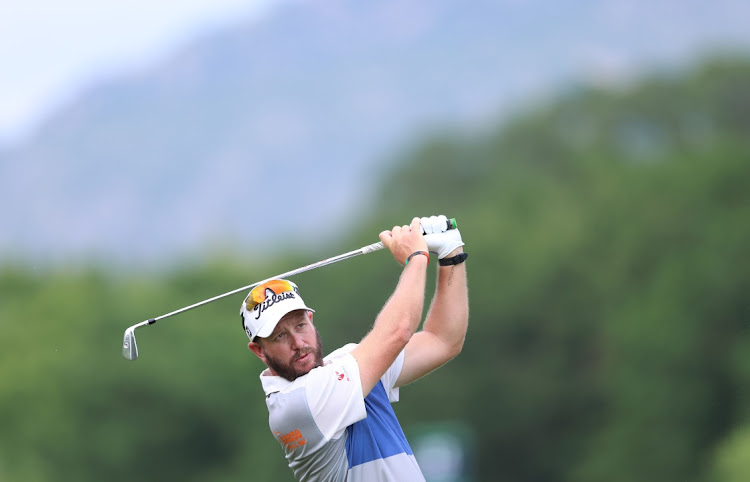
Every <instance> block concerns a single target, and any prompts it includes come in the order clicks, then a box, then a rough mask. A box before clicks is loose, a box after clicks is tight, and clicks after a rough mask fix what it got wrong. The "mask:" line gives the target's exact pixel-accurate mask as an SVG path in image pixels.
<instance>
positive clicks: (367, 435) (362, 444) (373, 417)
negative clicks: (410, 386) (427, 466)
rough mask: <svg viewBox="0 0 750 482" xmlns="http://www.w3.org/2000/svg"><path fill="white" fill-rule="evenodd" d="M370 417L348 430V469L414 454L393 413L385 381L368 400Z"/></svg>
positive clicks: (368, 415) (366, 398)
mask: <svg viewBox="0 0 750 482" xmlns="http://www.w3.org/2000/svg"><path fill="white" fill-rule="evenodd" d="M365 408H366V410H367V418H365V419H364V420H360V421H359V422H356V423H354V424H352V425H350V426H349V427H347V429H346V430H347V432H348V435H349V437H348V439H347V441H346V456H347V458H348V459H349V468H350V469H351V468H352V467H354V466H357V465H360V464H364V463H366V462H370V461H373V460H377V459H384V458H386V457H390V456H392V455H396V454H400V453H406V454H408V455H412V451H411V447H409V443H408V442H407V441H406V436H405V435H404V431H403V430H401V425H400V424H399V423H398V419H397V418H396V414H395V413H394V412H393V407H391V402H390V401H389V400H388V395H387V394H386V393H385V388H384V387H383V382H378V384H377V385H375V387H373V389H372V390H370V393H369V394H368V395H367V396H366V397H365Z"/></svg>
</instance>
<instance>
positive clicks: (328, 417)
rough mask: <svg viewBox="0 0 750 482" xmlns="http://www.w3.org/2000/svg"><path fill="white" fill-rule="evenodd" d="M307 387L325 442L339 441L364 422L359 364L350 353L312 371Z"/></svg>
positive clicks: (312, 413)
mask: <svg viewBox="0 0 750 482" xmlns="http://www.w3.org/2000/svg"><path fill="white" fill-rule="evenodd" d="M307 377H308V379H307V382H306V384H305V385H306V386H305V392H306V396H307V403H308V407H309V408H310V414H311V415H312V417H313V420H315V424H316V425H317V426H318V430H320V432H321V433H322V434H323V437H325V439H326V440H331V439H337V438H339V437H341V435H343V432H344V430H346V427H348V426H349V425H351V424H353V423H355V422H358V421H360V420H362V419H364V418H365V417H366V416H367V412H366V411H365V402H364V397H363V396H362V382H361V381H360V378H359V367H358V366H357V361H356V360H355V359H354V357H353V356H352V355H351V354H346V355H344V356H341V357H338V358H336V359H335V360H333V361H331V363H328V364H326V365H324V366H322V367H318V368H316V369H315V370H311V371H310V373H308V375H307Z"/></svg>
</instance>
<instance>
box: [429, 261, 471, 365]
mask: <svg viewBox="0 0 750 482" xmlns="http://www.w3.org/2000/svg"><path fill="white" fill-rule="evenodd" d="M462 251H463V250H462V249H460V248H459V249H457V250H456V251H455V252H453V253H451V256H453V255H455V254H458V253H461V252H462ZM468 322H469V293H468V287H467V281H466V263H461V264H457V265H453V266H440V267H439V268H438V276H437V288H436V290H435V296H434V297H433V299H432V303H431V304H430V311H429V313H428V315H427V318H426V319H425V322H424V327H423V330H424V331H429V332H431V333H433V334H434V335H435V336H437V337H438V338H439V339H440V340H441V341H442V342H443V343H444V344H445V345H446V346H448V347H450V349H451V351H453V352H454V353H453V355H454V356H455V355H457V354H458V353H459V352H460V351H461V347H462V346H463V343H464V339H465V338H466V329H467V327H468Z"/></svg>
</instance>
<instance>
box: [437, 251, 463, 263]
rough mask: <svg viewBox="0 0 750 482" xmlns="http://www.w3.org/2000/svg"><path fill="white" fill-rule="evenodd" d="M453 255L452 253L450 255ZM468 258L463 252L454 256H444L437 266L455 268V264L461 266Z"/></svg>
mask: <svg viewBox="0 0 750 482" xmlns="http://www.w3.org/2000/svg"><path fill="white" fill-rule="evenodd" d="M456 251H457V250H456ZM451 254H453V253H451ZM468 257H469V253H464V251H463V250H460V251H458V254H456V255H455V256H450V255H449V256H446V257H445V258H442V259H441V260H440V261H439V262H438V264H440V266H455V265H457V264H461V263H463V262H464V261H466V258H468Z"/></svg>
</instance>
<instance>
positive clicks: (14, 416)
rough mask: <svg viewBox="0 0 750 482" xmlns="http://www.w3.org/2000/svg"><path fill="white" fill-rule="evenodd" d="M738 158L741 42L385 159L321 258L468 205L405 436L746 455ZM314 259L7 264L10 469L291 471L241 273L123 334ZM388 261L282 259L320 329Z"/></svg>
mask: <svg viewBox="0 0 750 482" xmlns="http://www.w3.org/2000/svg"><path fill="white" fill-rule="evenodd" d="M749 160H750V62H748V61H746V59H742V58H739V59H737V58H735V59H727V58H717V59H714V60H711V61H707V62H705V63H703V64H701V65H700V66H698V67H696V68H695V69H694V70H692V71H688V72H672V73H668V74H654V75H653V76H652V77H649V78H647V79H643V80H641V81H639V82H638V83H636V84H635V85H632V86H630V87H629V88H621V89H611V90H601V89H592V88H585V87H579V88H575V89H571V90H570V91H569V92H567V93H566V94H565V95H562V96H561V97H560V98H559V99H557V100H555V101H554V102H551V103H549V104H546V105H543V106H539V107H535V108H529V109H528V110H526V111H524V112H520V113H518V115H517V116H515V117H514V118H513V120H512V121H511V122H508V123H506V124H504V125H502V126H499V127H498V128H497V130H496V131H494V132H489V133H483V134H481V135H475V136H460V135H458V134H455V133H453V134H452V133H444V134H440V135H436V136H435V137H434V138H433V139H432V140H428V141H426V142H424V143H423V144H421V145H419V146H417V147H416V148H414V149H412V150H411V151H410V152H408V153H407V154H405V155H404V157H403V158H402V159H396V160H395V161H397V162H395V164H396V165H397V167H396V168H395V169H394V170H393V172H391V173H390V174H389V176H388V177H387V178H385V179H383V180H382V186H383V187H382V193H381V196H380V197H379V198H378V199H377V200H374V201H373V203H372V205H373V206H377V211H376V212H374V213H373V214H372V222H371V223H370V224H369V225H368V226H363V227H362V229H361V231H359V232H357V233H353V234H351V236H350V237H348V238H346V239H342V240H341V244H340V246H328V247H326V250H328V251H327V252H326V253H323V254H322V255H321V256H320V258H322V257H326V256H329V255H333V254H338V253H340V252H344V251H347V250H350V249H354V248H356V247H358V246H361V245H364V244H369V243H371V242H373V241H374V240H375V239H376V238H375V235H376V233H377V232H379V231H380V230H382V229H384V228H387V227H390V226H392V225H394V224H403V223H406V222H408V220H409V219H410V217H411V216H412V215H414V214H420V215H421V214H432V213H445V214H447V215H449V216H455V217H456V218H458V220H459V226H460V228H461V231H462V233H463V236H464V240H465V241H466V243H467V247H466V249H467V251H468V252H470V253H471V257H470V258H469V260H468V262H467V263H468V264H467V266H468V269H469V280H470V293H471V319H470V329H469V334H468V339H467V342H466V345H465V349H464V352H463V353H462V354H461V356H460V357H458V358H457V359H456V360H454V361H453V362H451V363H450V364H449V365H447V366H445V367H444V368H441V369H440V370H438V371H437V372H435V373H433V374H431V375H429V377H428V378H426V379H424V380H421V381H419V382H416V383H414V384H412V385H410V386H407V387H404V388H403V389H402V394H401V400H402V402H400V403H398V404H396V405H395V409H396V411H397V413H398V414H399V417H400V419H401V421H402V425H403V426H404V428H405V430H406V432H407V435H408V434H409V432H410V430H412V429H415V427H418V426H419V425H420V424H426V423H430V422H439V421H442V420H456V421H462V422H464V423H467V424H468V425H469V426H471V427H472V429H473V431H474V432H475V433H476V435H477V440H476V446H477V447H478V454H477V460H478V463H479V467H478V475H479V479H480V480H486V481H490V480H504V481H535V482H536V481H539V482H542V481H566V480H567V481H584V482H585V481H602V480H606V481H615V482H617V481H633V480H639V481H665V480H667V481H694V482H699V481H713V480H718V481H726V482H736V481H740V480H748V479H749V478H750V465H749V464H748V460H750V458H749V457H748V455H747V454H748V450H750V442H749V440H750V438H749V436H748V433H750V418H749V417H750V409H748V405H747V404H746V403H743V402H744V401H746V400H747V399H748V396H749V395H750V393H749V392H750V389H749V388H748V387H750V383H748V382H750V333H749V331H748V327H750V301H749V300H750V298H749V297H748V293H749V292H750V189H748V187H749V186H748V180H750V162H749ZM320 258H314V259H310V253H306V254H301V253H290V254H289V256H288V257H285V258H283V259H272V260H263V261H262V263H263V264H262V265H261V264H260V263H261V261H260V260H247V259H245V260H243V259H234V258H233V259H231V260H230V258H229V257H226V258H222V257H221V256H214V257H212V259H211V260H210V261H206V262H205V263H204V264H201V265H188V266H186V267H185V268H183V269H180V270H176V271H172V272H169V273H164V274H163V275H159V276H149V277H144V278H135V277H134V278H129V277H123V276H117V275H115V274H110V273H105V272H101V271H98V270H96V269H89V268H86V269H78V270H55V271H53V272H43V273H40V272H39V271H36V270H29V269H27V268H26V267H23V266H6V267H5V268H4V269H3V270H2V271H1V272H0V296H1V299H2V302H1V303H0V380H2V382H1V385H0V480H30V481H34V480H39V481H47V480H75V481H99V480H112V481H117V480H132V479H134V478H135V479H138V480H174V479H180V480H185V481H189V480H195V481H198V480H201V481H202V480H212V481H230V480H246V479H252V480H268V481H270V480H291V479H292V476H291V471H289V469H288V468H287V467H286V464H285V461H284V458H283V455H282V451H281V449H280V448H279V447H278V446H277V444H276V442H274V439H273V437H272V436H271V434H270V432H269V430H268V422H267V412H266V407H265V403H264V396H263V392H262V390H261V388H260V384H259V382H258V380H257V376H258V373H259V372H260V370H261V368H262V366H261V364H260V362H259V361H257V359H255V358H254V357H253V356H252V355H251V354H250V352H249V351H248V350H247V349H246V347H245V345H246V338H245V335H244V333H243V332H242V330H241V328H240V322H239V315H238V314H237V313H238V309H239V304H240V302H241V296H239V295H238V296H237V297H230V298H229V299H224V300H221V301H218V302H216V303H212V304H210V305H207V306H205V307H202V308H200V309H197V310H194V311H191V312H189V313H186V314H182V315H179V319H171V320H168V321H164V322H163V323H159V327H158V328H155V327H154V328H147V329H146V328H142V329H139V330H138V332H137V335H138V343H139V349H140V352H141V356H140V359H139V360H138V361H137V362H134V363H130V362H127V361H124V360H123V359H122V358H121V357H120V342H121V337H122V332H123V331H124V329H125V328H126V327H127V326H129V325H132V324H134V323H136V322H137V321H140V320H142V319H144V318H147V317H150V316H158V315H160V314H163V313H166V312H169V311H171V310H173V309H176V308H179V307H182V306H185V305H188V304H191V303H194V302H195V301H198V300H201V299H204V298H208V297H210V296H213V295H214V294H217V293H221V292H225V291H228V290H230V289H233V288H235V287H237V286H242V285H244V284H247V283H249V282H252V281H254V280H259V279H262V278H264V277H267V276H271V275H273V274H275V273H280V272H284V271H287V270H289V269H292V268H294V267H298V266H303V265H305V264H308V263H309V262H311V261H314V260H317V259H320ZM398 275H399V269H398V266H397V265H396V264H395V262H393V261H392V260H391V259H390V257H389V255H388V254H387V253H384V252H382V253H379V254H374V255H370V256H364V257H360V258H356V259H355V260H351V261H347V262H345V263H338V264H335V265H332V266H329V267H325V268H321V269H319V270H315V271H312V272H309V273H304V274H301V275H298V276H297V277H296V278H295V281H296V282H297V283H298V284H299V285H300V288H301V290H302V293H303V296H304V297H305V300H306V301H307V303H308V304H309V305H311V306H313V307H315V308H316V309H317V313H316V323H317V325H318V326H319V329H320V331H321V334H322V337H323V341H324V344H325V347H326V348H327V349H328V350H330V349H332V348H335V347H337V346H339V345H341V344H344V343H347V342H350V341H356V340H359V339H360V338H361V337H362V336H363V335H364V334H365V333H366V331H367V330H368V328H369V327H370V325H371V324H372V322H373V320H374V318H375V316H376V315H377V313H378V311H379V309H380V307H381V306H382V305H383V303H384V302H385V300H386V299H387V297H388V296H389V294H390V292H391V291H392V289H393V287H394V286H395V283H396V281H397V279H398ZM430 280H431V283H433V282H434V273H432V274H431V279H430ZM415 430H416V429H415Z"/></svg>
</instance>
